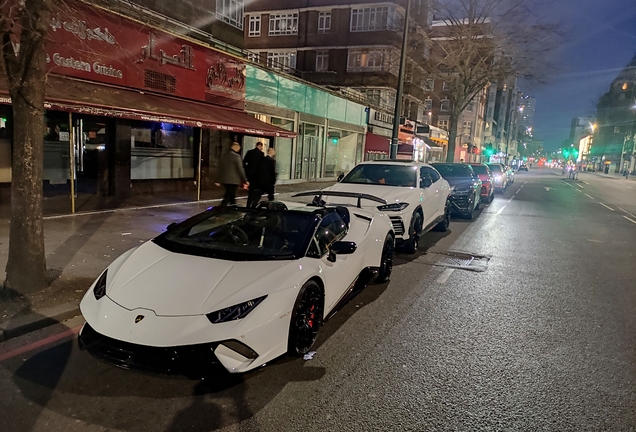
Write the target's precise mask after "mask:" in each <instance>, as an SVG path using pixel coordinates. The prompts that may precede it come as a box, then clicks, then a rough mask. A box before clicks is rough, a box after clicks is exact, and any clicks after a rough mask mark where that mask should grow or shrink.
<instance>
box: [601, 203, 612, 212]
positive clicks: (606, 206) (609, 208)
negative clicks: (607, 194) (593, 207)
mask: <svg viewBox="0 0 636 432" xmlns="http://www.w3.org/2000/svg"><path fill="white" fill-rule="evenodd" d="M599 204H600V205H602V206H603V207H605V208H606V209H608V210H610V211H616V210H614V209H613V208H611V207H610V206H608V205H605V204H603V203H602V202H600V203H599Z"/></svg>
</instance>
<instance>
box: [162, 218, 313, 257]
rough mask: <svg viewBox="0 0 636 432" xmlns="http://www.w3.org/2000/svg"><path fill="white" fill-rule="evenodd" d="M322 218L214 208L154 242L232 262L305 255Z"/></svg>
mask: <svg viewBox="0 0 636 432" xmlns="http://www.w3.org/2000/svg"><path fill="white" fill-rule="evenodd" d="M318 220H319V218H318V217H317V216H316V215H314V214H313V213H310V212H301V211H273V210H266V209H245V208H231V207H230V208H214V209H211V210H209V211H207V212H205V213H202V214H200V215H197V216H194V217H192V218H190V219H188V220H186V221H185V222H182V223H180V224H178V225H176V226H174V227H172V228H171V229H169V230H168V231H167V232H165V233H163V234H162V235H160V236H159V237H157V238H155V239H154V240H153V241H154V242H155V243H156V244H158V245H159V246H161V247H163V248H165V249H167V250H169V251H171V252H176V253H184V254H188V255H197V256H205V257H210V258H220V259H227V260H232V261H260V260H274V259H295V258H300V257H302V256H304V254H305V252H306V250H307V247H308V245H309V240H310V238H311V236H312V235H313V233H314V229H315V226H316V224H317V222H318Z"/></svg>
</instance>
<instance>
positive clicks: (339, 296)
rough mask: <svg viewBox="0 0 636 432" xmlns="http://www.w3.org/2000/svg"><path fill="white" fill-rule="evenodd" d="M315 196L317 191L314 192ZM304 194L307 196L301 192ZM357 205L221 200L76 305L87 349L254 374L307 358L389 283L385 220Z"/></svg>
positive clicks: (390, 239) (138, 252)
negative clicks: (343, 318) (341, 313)
mask: <svg viewBox="0 0 636 432" xmlns="http://www.w3.org/2000/svg"><path fill="white" fill-rule="evenodd" d="M309 194H321V192H313V193H309ZM304 195H308V193H305V194H304ZM348 196H355V197H356V198H357V200H358V207H344V206H339V207H329V206H324V201H322V199H321V197H316V199H314V203H313V204H312V205H309V206H305V205H301V204H297V203H296V204H293V205H295V208H293V207H292V204H291V203H287V204H284V203H261V204H259V208H256V209H247V208H241V207H214V208H210V209H208V210H207V211H205V212H203V213H201V214H198V215H196V216H194V217H192V218H190V219H188V220H186V221H184V222H181V223H179V224H172V225H170V226H169V227H168V230H167V231H166V232H164V233H163V234H161V235H159V236H158V237H156V238H154V239H152V240H150V241H148V242H146V243H144V244H142V245H140V246H139V247H137V248H134V249H131V250H129V251H128V252H125V253H124V254H123V255H121V256H120V257H119V258H117V259H116V260H115V261H114V262H113V263H112V264H111V265H110V266H108V268H107V269H106V270H105V271H104V272H103V273H102V274H101V275H100V276H99V277H98V278H97V280H96V281H95V282H94V283H93V285H92V286H91V287H90V289H89V290H88V292H87V293H86V295H85V296H84V298H83V299H82V302H81V304H80V309H81V312H82V315H83V316H84V318H85V319H86V323H85V324H84V326H83V327H82V330H81V331H80V335H79V345H80V348H82V349H86V350H88V351H89V352H90V353H91V354H93V355H95V356H97V357H99V358H101V359H103V360H106V361H109V362H111V363H115V364H116V365H118V366H122V367H141V368H146V369H151V370H156V371H166V372H178V371H181V370H185V369H189V368H192V367H201V366H203V367H206V366H210V365H212V364H214V363H221V364H222V365H223V367H225V368H226V369H227V370H228V371H230V372H246V371H249V370H251V369H254V368H257V367H259V366H262V365H264V364H265V363H267V362H269V361H271V360H272V359H274V358H276V357H279V356H281V355H283V354H285V353H288V352H289V353H291V354H294V355H302V354H305V353H307V352H308V351H309V350H310V349H311V348H312V346H313V344H314V342H315V340H316V336H317V333H318V329H319V328H320V325H321V324H322V323H323V321H324V320H325V319H327V318H328V317H329V316H331V315H333V314H334V313H335V312H336V311H337V310H338V308H339V307H340V306H342V305H343V304H344V303H346V302H347V301H348V300H349V299H350V298H351V296H352V295H354V294H355V293H356V292H357V291H358V290H359V289H361V288H363V287H364V286H366V284H367V283H369V282H370V281H371V280H372V279H373V278H375V279H376V280H379V281H386V280H388V279H389V277H390V275H391V270H392V267H393V250H394V244H395V236H394V233H393V228H392V225H391V221H390V220H389V218H388V217H387V216H386V215H385V214H383V213H381V212H378V211H369V210H366V209H363V208H360V207H361V206H360V201H361V200H371V201H375V202H376V203H379V204H382V203H384V204H386V202H385V201H384V200H382V199H380V198H377V197H373V196H369V195H363V194H349V195H348Z"/></svg>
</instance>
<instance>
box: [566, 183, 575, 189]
mask: <svg viewBox="0 0 636 432" xmlns="http://www.w3.org/2000/svg"><path fill="white" fill-rule="evenodd" d="M565 184H566V185H568V186H570V187H571V188H573V187H574V186H572V185H571V184H570V183H565Z"/></svg>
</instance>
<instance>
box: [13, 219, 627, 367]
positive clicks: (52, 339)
mask: <svg viewBox="0 0 636 432" xmlns="http://www.w3.org/2000/svg"><path fill="white" fill-rule="evenodd" d="M635 223H636V222H635ZM81 328H82V326H79V327H75V328H72V329H68V330H66V331H63V332H62V333H58V334H54V335H53V336H49V337H47V338H44V339H42V340H39V341H35V342H33V343H31V344H28V345H25V346H21V347H20V348H16V349H14V350H11V351H8V352H6V353H4V354H0V361H4V360H7V359H10V358H12V357H15V356H19V355H20V354H24V353H26V352H29V351H33V350H34V349H37V348H40V347H43V346H45V345H49V344H52V343H53V342H57V341H59V340H60V339H64V338H65V337H69V336H74V335H76V334H77V333H79V331H80V330H81Z"/></svg>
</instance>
